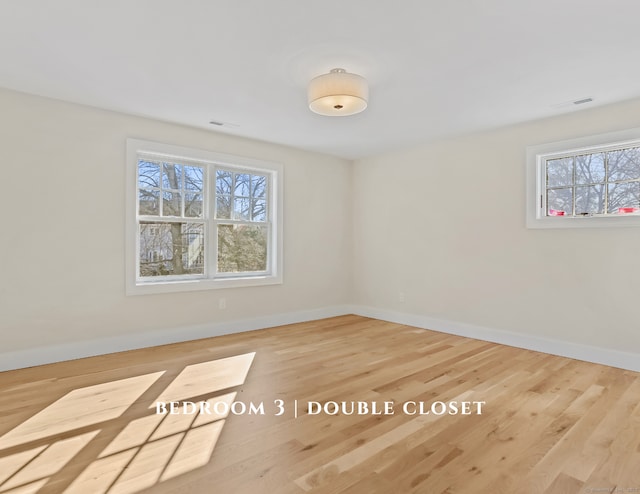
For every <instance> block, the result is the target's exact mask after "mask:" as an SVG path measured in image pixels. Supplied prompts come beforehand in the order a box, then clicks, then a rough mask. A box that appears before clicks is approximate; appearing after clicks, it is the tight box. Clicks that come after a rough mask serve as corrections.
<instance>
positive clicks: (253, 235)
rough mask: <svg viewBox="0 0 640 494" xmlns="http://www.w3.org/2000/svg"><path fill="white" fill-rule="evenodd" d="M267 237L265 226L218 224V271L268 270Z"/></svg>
mask: <svg viewBox="0 0 640 494" xmlns="http://www.w3.org/2000/svg"><path fill="white" fill-rule="evenodd" d="M267 237H268V234H267V228H266V227H265V226H254V225H218V272H219V273H242V272H258V271H266V269H267Z"/></svg>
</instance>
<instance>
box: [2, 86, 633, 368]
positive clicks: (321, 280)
mask: <svg viewBox="0 0 640 494" xmlns="http://www.w3.org/2000/svg"><path fill="white" fill-rule="evenodd" d="M0 108H1V109H2V112H1V113H0V135H1V136H2V145H1V146H0V170H1V171H2V175H1V176H2V181H1V183H2V194H1V195H0V207H1V208H2V211H3V213H4V223H3V225H2V232H3V234H2V244H1V245H2V248H1V249H0V254H1V255H0V259H1V260H2V265H3V267H2V278H1V280H2V281H1V282H0V343H1V348H0V357H2V354H8V353H11V352H14V357H15V358H14V359H13V361H11V362H8V363H7V364H6V367H7V368H8V367H11V366H14V367H15V366H19V365H20V359H21V358H22V357H21V355H22V354H21V353H20V351H22V350H25V351H27V352H28V351H29V349H32V348H38V347H39V348H41V349H43V350H42V352H40V355H39V356H38V357H37V358H34V360H33V362H36V363H37V362H39V361H47V359H49V354H50V353H51V352H49V351H48V350H47V348H48V347H50V346H51V348H53V347H54V346H56V345H57V346H60V345H62V346H63V347H64V345H66V344H72V345H73V344H77V343H78V342H80V343H82V342H92V341H100V340H103V339H109V338H116V339H118V338H121V339H123V338H124V339H127V338H129V339H131V340H132V341H133V340H135V336H136V335H152V336H151V339H149V338H147V339H145V338H142V337H141V338H140V339H139V340H138V343H133V344H134V345H135V344H145V345H148V344H152V343H153V341H155V340H154V339H153V338H154V336H153V335H154V334H155V332H156V331H162V330H175V328H183V327H198V326H202V325H207V324H213V325H218V328H220V327H221V326H220V325H221V324H222V328H223V331H224V327H225V324H227V323H228V324H229V325H230V327H232V326H233V324H234V323H235V322H237V321H239V320H251V319H254V320H265V321H273V320H274V319H273V318H272V319H269V317H271V316H278V315H279V314H285V313H296V312H301V311H303V312H304V311H314V310H316V309H322V308H331V307H342V308H345V309H346V310H348V308H349V306H348V305H346V304H353V307H354V308H355V310H357V309H358V307H360V308H362V307H364V308H366V307H369V308H375V309H378V310H381V311H389V313H391V312H392V311H395V312H396V313H403V314H409V315H411V314H413V315H417V316H425V317H430V318H434V319H440V320H443V321H452V322H455V323H468V324H471V325H476V326H479V327H485V328H493V329H497V330H504V331H510V332H514V333H516V334H522V335H527V336H531V337H536V338H549V339H551V340H564V341H568V342H574V343H581V344H585V345H593V346H596V347H602V348H610V349H618V350H623V351H627V352H635V353H640V331H638V322H637V321H638V317H637V313H636V300H637V294H638V288H637V280H638V276H637V273H638V272H640V256H638V255H637V250H638V247H639V246H640V229H637V228H630V229H616V228H613V229H585V230H527V229H526V228H525V203H524V194H525V162H524V160H525V148H526V146H529V145H536V144H541V143H545V142H551V141H558V140H563V139H570V138H575V137H581V136H584V135H590V134H598V133H604V132H610V131H616V130H622V129H627V128H631V127H640V100H638V101H632V102H627V103H623V104H617V105H612V106H609V107H603V108H595V109H592V110H584V111H581V112H576V113H573V114H568V115H564V116H559V117H556V118H552V119H547V120H544V121H539V122H534V123H527V124H521V125H517V126H512V127H509V128H505V129H499V130H495V131H491V132H485V133H479V134H475V135H471V136H466V137H460V138H456V139H451V140H448V141H440V142H437V143H432V144H425V145H424V146H422V147H419V148H415V149H410V150H405V151H402V152H397V153H393V154H387V155H384V156H377V157H372V158H368V159H363V160H360V161H357V162H355V163H353V164H350V163H349V162H347V161H344V160H340V159H336V158H332V157H328V156H323V155H320V154H314V153H307V152H303V151H299V150H295V149H291V148H287V147H283V146H278V145H272V144H268V143H263V142H257V141H252V140H247V139H241V138H234V137H231V136H227V135H223V134H219V133H214V132H208V131H205V130H198V129H194V128H189V127H183V126H178V125H174V124H169V123H163V122H158V121H153V120H149V119H145V118H139V117H133V116H127V115H122V114H118V113H114V112H107V111H101V110H96V109H93V108H88V107H83V106H78V105H72V104H68V103H63V102H58V101H53V100H49V99H44V98H38V97H35V96H28V95H24V94H20V93H15V92H10V91H4V90H0ZM127 137H134V138H140V139H148V140H155V141H160V142H165V143H169V144H175V145H180V146H190V147H196V148H202V149H208V150H212V151H216V152H221V153H228V154H235V155H239V156H245V157H249V158H257V159H263V160H267V161H275V162H280V163H283V165H284V169H285V173H284V179H285V198H284V199H285V225H284V226H285V242H284V249H285V262H284V269H285V271H284V275H285V283H284V284H283V285H278V286H267V287H255V288H235V289H229V290H209V291H202V292H186V293H178V294H160V295H144V296H129V297H127V296H125V293H124V291H125V273H124V254H125V252H124V235H125V228H124V220H125V212H124V208H125V205H124V182H125V178H124V170H125V163H124V161H125V139H126V138H127ZM400 292H402V293H403V294H404V297H405V301H404V302H400V301H399V297H398V295H399V293H400ZM220 297H224V298H225V299H226V301H227V309H226V310H220V309H218V300H219V298H220ZM365 312H366V311H365ZM318 313H319V312H318ZM319 314H320V313H319ZM237 327H239V326H236V328H237ZM245 327H246V326H245ZM189 334H190V335H192V336H193V335H194V334H195V333H189ZM173 337H175V335H173ZM194 337H195V336H194ZM116 347H117V346H116ZM114 348H115V347H114ZM92 352H95V346H94V348H92V349H90V350H87V351H85V349H83V348H81V349H78V348H75V349H74V350H73V351H72V352H71V353H72V354H75V355H80V354H85V353H86V354H89V353H92ZM51 355H53V353H51ZM68 355H69V352H68V351H67V350H65V349H64V348H63V349H62V350H61V351H60V352H58V353H57V354H56V356H53V357H51V359H58V358H60V359H61V358H65V357H66V356H68ZM0 364H2V362H0ZM0 367H1V365H0Z"/></svg>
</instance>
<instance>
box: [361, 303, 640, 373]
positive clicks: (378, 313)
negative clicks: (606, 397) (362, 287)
mask: <svg viewBox="0 0 640 494" xmlns="http://www.w3.org/2000/svg"><path fill="white" fill-rule="evenodd" d="M351 312H352V313H353V314H357V315H360V316H365V317H371V318H374V319H381V320H383V321H389V322H394V323H398V324H405V325H407V326H414V327H417V328H421V329H430V330H433V331H438V332H441V333H448V334H454V335H458V336H465V337H467V338H474V339H476V340H483V341H490V342H493V343H500V344H502V345H508V346H513V347H517V348H524V349H526V350H533V351H536V352H542V353H548V354H551V355H559V356H561V357H568V358H572V359H576V360H584V361H586V362H592V363H596V364H603V365H608V366H610V367H617V368H619V369H626V370H630V371H634V372H640V354H637V353H630V352H623V351H621V350H614V349H610V348H600V347H595V346H590V345H583V344H580V343H571V342H569V341H563V340H556V339H551V338H541V337H539V336H533V335H528V334H521V333H513V332H511V331H503V330H499V329H491V328H485V327H482V326H475V325H473V324H467V323H460V322H455V321H447V320H443V319H436V318H432V317H428V316H421V315H417V314H407V313H403V312H396V311H391V310H386V309H376V308H374V307H367V306H357V305H356V306H351Z"/></svg>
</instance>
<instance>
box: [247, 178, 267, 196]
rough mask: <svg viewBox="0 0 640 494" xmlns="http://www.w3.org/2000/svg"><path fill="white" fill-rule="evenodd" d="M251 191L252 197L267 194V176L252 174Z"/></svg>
mask: <svg viewBox="0 0 640 494" xmlns="http://www.w3.org/2000/svg"><path fill="white" fill-rule="evenodd" d="M251 192H252V194H251V195H252V196H253V197H265V196H266V194H267V177H265V176H264V175H253V177H252V179H251Z"/></svg>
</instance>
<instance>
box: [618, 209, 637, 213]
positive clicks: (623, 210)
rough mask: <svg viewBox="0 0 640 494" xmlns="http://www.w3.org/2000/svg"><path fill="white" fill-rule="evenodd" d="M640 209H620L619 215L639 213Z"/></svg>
mask: <svg viewBox="0 0 640 494" xmlns="http://www.w3.org/2000/svg"><path fill="white" fill-rule="evenodd" d="M638 211H640V208H618V214H629V213H637V212H638Z"/></svg>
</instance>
